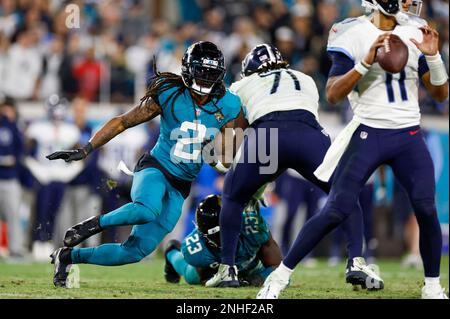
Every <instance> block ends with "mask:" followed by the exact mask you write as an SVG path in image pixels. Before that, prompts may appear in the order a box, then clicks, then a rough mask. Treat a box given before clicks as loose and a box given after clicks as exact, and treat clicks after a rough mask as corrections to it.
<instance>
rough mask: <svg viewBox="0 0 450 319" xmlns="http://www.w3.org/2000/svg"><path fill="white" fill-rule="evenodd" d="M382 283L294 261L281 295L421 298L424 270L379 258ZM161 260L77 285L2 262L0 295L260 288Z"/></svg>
mask: <svg viewBox="0 0 450 319" xmlns="http://www.w3.org/2000/svg"><path fill="white" fill-rule="evenodd" d="M377 265H378V266H379V267H380V270H381V276H382V277H383V279H384V281H385V289H384V290H382V291H377V292H371V291H367V290H359V291H354V290H353V289H352V287H351V286H350V285H348V284H345V282H344V273H343V269H344V264H340V265H338V266H337V267H328V266H327V263H326V261H323V260H322V261H319V263H318V265H317V267H315V268H311V269H310V268H304V267H298V268H297V270H296V271H295V273H294V276H293V280H292V282H291V285H290V287H289V288H288V289H287V290H286V291H285V292H284V293H283V294H282V295H281V298H315V299H335V298H420V289H421V287H422V281H423V273H422V270H416V269H405V268H402V267H401V265H400V262H399V261H398V260H378V262H377ZM163 267H164V260H163V258H162V257H158V256H157V257H153V258H151V259H150V260H147V261H144V262H141V263H138V264H133V265H127V266H120V267H101V266H91V265H80V273H81V287H80V288H79V289H61V288H54V287H53V284H52V273H53V266H52V265H50V264H8V263H4V262H0V299H4V298H158V299H185V298H242V299H249V298H254V297H255V296H256V293H257V291H258V288H253V287H252V288H239V289H217V288H214V289H213V288H204V287H200V286H190V285H188V284H186V283H185V282H184V281H181V282H180V283H179V284H168V283H166V282H165V280H164V276H163ZM441 271H442V273H441V282H442V284H443V286H444V287H445V288H446V291H447V292H448V288H449V276H448V273H449V264H448V256H445V257H444V258H443V260H442V266H441Z"/></svg>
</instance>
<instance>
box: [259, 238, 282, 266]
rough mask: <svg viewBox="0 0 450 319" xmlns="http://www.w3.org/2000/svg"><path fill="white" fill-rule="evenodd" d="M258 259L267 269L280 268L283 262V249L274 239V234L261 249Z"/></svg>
mask: <svg viewBox="0 0 450 319" xmlns="http://www.w3.org/2000/svg"><path fill="white" fill-rule="evenodd" d="M258 258H259V260H261V262H262V264H263V265H264V266H265V267H273V268H276V267H278V266H279V265H280V263H281V261H282V260H283V256H282V254H281V249H280V247H279V246H278V244H277V242H276V241H275V240H274V239H273V237H272V234H270V238H269V240H268V241H267V242H266V243H264V245H262V246H261V248H260V249H259V251H258Z"/></svg>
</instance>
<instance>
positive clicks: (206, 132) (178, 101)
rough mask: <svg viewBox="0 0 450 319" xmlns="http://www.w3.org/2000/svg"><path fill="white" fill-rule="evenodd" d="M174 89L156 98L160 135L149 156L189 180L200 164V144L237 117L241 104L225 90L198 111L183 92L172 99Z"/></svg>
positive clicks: (198, 169)
mask: <svg viewBox="0 0 450 319" xmlns="http://www.w3.org/2000/svg"><path fill="white" fill-rule="evenodd" d="M177 90H179V87H175V88H171V89H168V90H165V91H162V92H161V93H160V94H159V95H158V100H159V105H161V107H162V114H161V124H160V134H159V138H158V141H157V143H156V145H155V147H154V148H153V149H152V150H151V152H150V154H151V155H152V156H153V157H155V158H156V159H157V160H158V162H160V163H161V165H162V166H163V167H164V168H165V169H166V170H167V171H168V172H169V173H170V174H172V175H173V176H175V177H177V178H179V179H182V180H187V181H192V180H194V179H195V178H196V177H197V174H198V172H199V171H200V168H201V166H202V164H203V157H202V147H203V145H204V142H205V141H208V140H213V139H214V138H215V136H216V134H217V133H218V132H219V131H220V129H221V128H222V127H223V126H224V125H225V124H226V123H227V122H229V121H231V120H233V119H235V118H237V117H238V115H239V113H240V110H241V101H240V99H239V97H238V96H236V95H235V94H233V93H231V92H230V91H228V90H226V93H225V95H224V96H223V97H222V98H221V99H219V100H216V99H215V100H213V101H211V102H209V103H207V104H205V105H202V106H201V108H200V107H199V106H197V105H195V103H194V101H193V100H192V98H191V95H190V93H189V91H188V90H187V89H185V90H183V92H182V93H181V94H180V95H178V96H177V97H176V98H175V99H174V95H173V94H174V93H175V92H176V91H177ZM172 103H173V107H172Z"/></svg>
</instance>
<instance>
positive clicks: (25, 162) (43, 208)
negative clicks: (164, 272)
mask: <svg viewBox="0 0 450 319" xmlns="http://www.w3.org/2000/svg"><path fill="white" fill-rule="evenodd" d="M69 4H75V5H77V8H79V9H80V11H79V12H80V25H79V28H78V27H75V28H68V25H67V21H68V19H69V20H70V14H71V12H72V11H70V10H69V11H67V10H66V8H68V7H67V6H68V5H69ZM360 4H361V1H360V0H284V1H283V0H259V1H258V0H240V1H237V0H220V1H219V0H149V1H143V0H86V1H63V0H0V258H1V256H2V255H3V256H8V260H21V259H22V258H24V257H26V256H28V254H29V253H30V252H31V256H32V257H33V258H34V259H36V260H45V261H48V255H49V254H50V253H51V251H52V249H53V247H54V246H55V245H58V246H59V245H60V243H61V238H62V236H63V234H64V231H65V230H66V229H67V228H68V227H69V226H71V225H72V224H74V223H76V222H79V221H81V220H83V219H85V218H87V217H90V216H93V215H96V214H99V213H106V212H108V211H111V210H113V209H115V208H117V207H119V206H120V205H122V204H123V203H125V202H127V201H128V200H129V190H130V185H131V180H132V178H131V177H130V176H128V175H126V174H124V173H122V172H120V171H118V170H117V164H118V163H119V162H120V161H123V162H124V163H125V164H126V165H127V166H128V167H130V168H131V169H132V168H133V167H134V164H135V162H136V159H137V158H138V157H139V156H140V155H141V154H142V152H144V151H145V150H148V149H149V148H151V147H152V146H153V145H154V144H155V142H156V139H157V137H158V134H159V127H158V122H157V121H151V122H149V123H148V124H146V125H141V126H138V127H136V128H134V129H132V130H129V131H126V133H124V134H121V135H119V136H118V137H117V138H116V139H114V140H113V141H111V143H109V144H107V145H106V146H105V147H103V148H102V149H101V150H100V151H97V152H95V153H93V154H92V156H90V157H89V159H88V160H87V161H85V162H84V163H79V162H77V163H75V164H71V165H69V164H66V163H64V162H63V161H61V162H49V161H48V160H47V159H46V158H45V155H48V154H50V153H51V152H53V151H55V150H59V149H63V148H64V149H67V148H72V147H76V146H78V145H83V144H85V143H86V142H87V141H88V140H89V138H90V137H91V135H92V132H93V131H95V129H96V128H97V127H98V126H99V125H101V124H102V122H103V121H105V120H107V118H106V116H105V117H104V118H100V119H99V118H95V119H93V118H89V117H88V116H87V114H88V113H89V110H90V108H95V107H99V106H98V105H97V103H100V105H101V107H103V108H108V106H110V107H111V108H113V109H114V112H123V111H125V110H126V109H128V108H129V107H131V106H132V105H133V103H135V102H136V101H139V98H140V97H141V96H142V95H143V94H144V92H145V89H146V86H147V79H149V78H150V76H151V75H152V74H153V72H154V70H153V67H152V66H153V63H154V62H156V64H157V67H158V69H159V70H162V71H169V72H174V73H180V71H181V70H180V67H181V57H182V55H183V53H184V51H185V49H186V48H187V47H188V46H189V45H190V44H192V43H193V42H195V41H198V40H209V41H212V42H214V43H216V44H217V45H218V46H219V48H221V49H222V51H223V53H224V55H225V61H226V65H227V74H226V78H225V80H226V83H227V84H230V83H232V82H233V81H235V80H237V79H239V78H240V74H239V73H240V70H241V61H242V59H243V58H244V56H245V55H246V54H247V53H248V51H249V50H250V49H251V48H252V47H254V46H255V45H257V44H260V43H263V42H267V43H273V44H274V45H276V46H277V47H278V48H279V49H280V51H281V53H282V55H283V57H284V58H285V59H286V60H287V61H288V62H289V63H290V65H291V67H292V68H294V69H297V70H300V71H302V72H304V73H306V74H308V75H310V76H312V77H313V78H314V80H315V81H316V83H317V86H318V88H319V92H320V94H321V101H320V102H321V103H320V107H321V109H322V110H323V111H330V112H339V114H340V115H341V118H342V122H343V123H344V122H345V121H346V119H347V118H348V116H349V108H348V104H347V103H346V102H343V103H342V104H341V105H339V106H338V107H336V106H333V107H331V106H330V105H328V103H327V102H326V100H325V98H324V92H325V90H324V87H325V83H326V79H327V74H328V70H329V67H330V62H329V59H328V57H327V54H326V51H325V48H326V43H327V37H328V31H329V29H330V28H331V26H332V24H333V23H334V22H336V21H339V20H343V19H345V18H347V17H350V16H358V15H361V14H363V11H362V8H361V5H360ZM448 15H449V3H448V0H430V1H424V8H423V10H422V18H424V19H426V20H427V21H428V23H429V24H430V25H432V26H433V27H435V28H437V29H438V31H439V32H440V40H441V41H440V45H441V50H440V51H441V54H442V56H443V59H444V60H445V62H446V65H447V68H448V61H449V31H448V24H449V22H448V21H449V17H448ZM72 22H74V21H72ZM420 98H421V107H422V112H423V113H428V114H435V115H442V114H444V116H448V101H446V102H444V103H440V104H439V103H436V102H434V101H432V100H431V99H430V98H429V97H428V95H427V94H426V93H425V91H424V90H422V91H421V94H420ZM30 102H32V105H36V107H39V108H45V114H46V116H45V117H43V118H30V117H23V116H22V115H21V114H20V112H19V110H20V109H21V105H22V104H23V103H28V104H29V103H30ZM106 113H108V112H106ZM110 113H111V112H109V113H108V114H110ZM69 114H70V115H69ZM445 136H446V138H447V140H446V141H447V142H446V143H447V144H446V150H445V145H444V153H445V152H447V153H446V154H447V155H446V156H447V159H446V161H444V160H443V159H442V158H441V157H442V156H443V155H442V154H441V155H439V154H440V153H439V152H442V150H441V149H439V147H442V146H439V145H440V144H439V143H434V142H433V141H435V135H433V134H431V135H430V143H429V145H431V147H434V148H435V149H439V150H437V151H435V152H434V153H435V154H438V155H436V157H433V159H435V158H436V159H437V160H438V161H441V162H442V161H443V162H444V165H447V174H448V127H447V131H446V132H445V134H444V139H445ZM433 143H434V144H433ZM438 144H439V145H438ZM444 144H445V142H444ZM433 145H434V146H433ZM432 153H433V152H432ZM439 156H441V157H439ZM222 179H223V177H222V176H219V175H218V174H217V173H216V172H215V171H214V170H212V169H211V168H210V167H207V166H206V167H204V168H203V169H202V172H201V174H200V176H199V178H198V179H197V181H196V183H195V184H194V187H193V189H192V192H191V196H190V198H189V200H188V201H187V203H186V205H185V207H184V213H183V218H182V222H181V223H180V224H179V225H178V226H177V228H176V230H175V232H174V234H172V236H174V237H179V238H181V237H182V236H183V235H184V234H187V233H188V232H189V230H190V229H192V227H194V225H193V222H192V220H193V212H194V210H195V207H196V205H197V203H198V202H199V201H200V200H201V199H202V198H203V197H204V196H206V195H208V194H210V193H220V191H221V185H222V182H223V181H222ZM447 190H448V183H447ZM294 191H295V192H294ZM365 192H366V195H367V196H366V197H365V205H366V208H365V209H364V213H365V220H366V225H365V236H366V248H367V249H366V254H367V257H375V256H377V255H380V256H383V255H384V256H401V255H403V254H409V255H408V258H407V260H406V263H407V264H412V265H416V266H417V265H420V257H419V256H418V239H417V238H418V237H417V234H418V228H417V224H416V222H415V219H414V215H413V211H412V209H411V207H410V206H409V205H407V203H408V201H407V200H406V198H405V194H404V192H403V191H402V189H401V187H400V186H399V185H397V184H395V182H394V179H393V177H392V174H390V173H389V169H383V170H381V171H380V172H377V173H376V174H375V175H374V176H373V178H372V179H371V182H370V183H369V184H368V186H367V188H366V190H365ZM267 196H268V202H269V204H271V205H270V207H269V208H264V209H263V214H264V216H266V217H267V219H268V220H269V222H270V224H271V226H272V228H273V229H272V231H273V233H274V237H275V238H276V239H277V240H278V242H279V243H280V245H281V247H282V250H283V252H286V250H287V249H288V247H289V245H290V243H291V242H292V240H293V239H294V236H295V234H296V233H297V230H298V229H299V227H301V224H302V222H303V221H304V219H305V218H306V217H305V216H311V215H312V214H314V213H316V212H317V211H318V210H319V209H320V206H321V203H323V201H324V196H325V195H324V194H322V193H321V192H320V191H319V190H318V189H316V188H315V187H314V186H312V185H311V184H309V183H308V182H306V181H305V180H303V179H301V178H300V177H299V176H296V175H295V174H293V173H291V172H288V173H286V174H284V175H283V176H282V177H281V178H280V179H279V180H278V181H277V182H276V183H274V184H273V185H270V187H269V190H268V191H267ZM7 199H8V200H7ZM446 200H447V211H446V214H447V215H446V216H447V217H446V221H445V220H444V223H445V222H446V223H447V241H448V196H447V199H446ZM13 207H14V208H13ZM375 211H376V212H375ZM444 214H445V213H444ZM1 221H3V223H2V222H1ZM388 226H389V227H388ZM127 232H128V229H127V228H126V227H123V228H120V229H113V230H111V231H108V232H105V233H104V234H102V235H101V236H97V237H93V238H92V239H90V240H89V241H88V242H87V245H89V246H91V245H95V244H98V243H99V242H101V241H102V242H110V241H121V240H123V239H124V238H126V236H127ZM8 234H9V236H8ZM330 238H332V239H331V240H329V241H328V242H327V241H326V240H325V241H324V243H323V245H322V246H319V248H318V251H317V252H316V254H318V255H327V256H329V257H330V262H331V263H334V262H335V261H338V260H339V259H340V258H341V256H342V253H343V246H342V241H343V240H342V234H341V232H340V231H337V232H335V233H334V234H333V235H331V237H330ZM447 245H448V244H447ZM446 249H448V246H447V248H446ZM313 257H314V256H311V258H310V259H309V260H314V259H313Z"/></svg>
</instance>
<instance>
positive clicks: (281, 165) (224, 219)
mask: <svg viewBox="0 0 450 319" xmlns="http://www.w3.org/2000/svg"><path fill="white" fill-rule="evenodd" d="M252 131H253V132H254V134H248V135H247V136H245V138H244V141H243V142H242V145H241V147H240V151H239V152H238V154H237V155H236V159H235V162H236V163H235V164H234V166H233V167H232V169H231V170H230V171H229V172H228V173H227V174H226V176H225V185H224V190H223V194H222V210H221V214H220V229H221V231H220V235H221V243H222V263H224V264H227V265H234V257H235V252H236V247H237V242H238V237H239V232H240V229H241V224H242V211H243V210H244V207H245V205H246V204H247V203H248V201H249V200H250V199H251V198H252V196H253V195H254V194H255V192H256V191H257V190H258V189H259V188H260V187H261V186H262V185H264V184H266V183H268V182H271V181H273V180H274V179H276V178H277V177H278V176H279V175H280V174H281V173H283V172H284V171H285V170H286V169H287V168H292V169H295V170H296V171H297V172H298V173H300V174H301V175H302V176H303V177H304V178H305V179H307V180H309V181H310V182H312V183H314V184H315V185H316V186H318V187H319V188H321V189H322V190H323V191H325V192H326V193H328V192H329V190H330V185H329V184H328V183H325V182H322V181H320V180H318V179H317V178H316V177H315V175H314V171H315V169H316V168H317V167H318V166H319V165H320V164H321V163H322V161H323V158H324V156H325V154H326V152H327V150H328V148H329V147H330V144H331V142H330V138H329V136H328V135H327V134H325V133H324V131H323V129H322V127H321V126H320V125H319V124H318V123H317V121H316V120H315V118H314V116H313V115H312V114H311V113H309V112H307V111H289V112H273V113H270V114H268V115H266V116H264V117H263V118H262V120H259V121H258V122H255V123H253V124H252V126H251V127H250V128H249V129H247V131H246V133H248V132H252ZM275 132H276V133H275ZM264 152H265V154H269V153H271V154H272V155H274V154H275V155H276V156H275V158H274V159H273V160H272V161H268V163H265V162H267V159H264V157H262V156H255V153H256V154H258V153H260V154H261V153H264ZM255 157H256V160H255ZM274 162H276V169H275V170H270V172H267V168H268V167H272V166H273V165H274ZM264 168H265V169H266V171H264V170H262V169H264ZM349 215H350V218H349V219H348V221H347V222H346V223H344V226H345V227H344V231H345V232H346V234H347V236H348V252H349V258H354V257H357V256H361V254H362V238H363V235H362V229H363V226H362V224H363V222H362V213H361V212H360V208H359V206H358V205H355V208H354V210H353V211H352V212H349Z"/></svg>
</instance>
